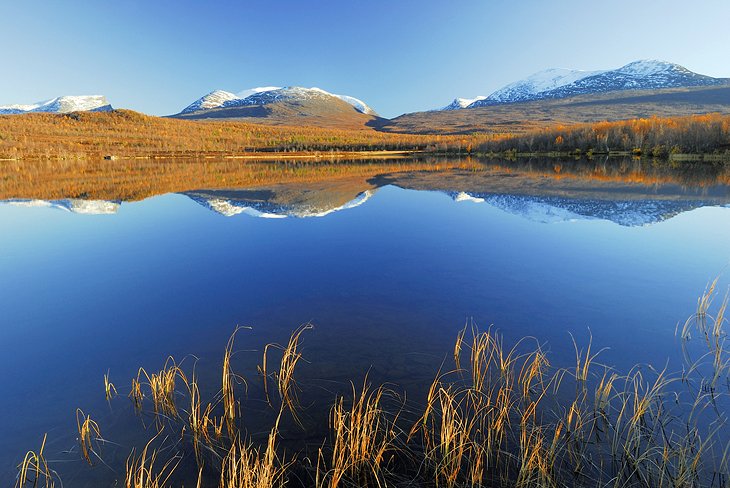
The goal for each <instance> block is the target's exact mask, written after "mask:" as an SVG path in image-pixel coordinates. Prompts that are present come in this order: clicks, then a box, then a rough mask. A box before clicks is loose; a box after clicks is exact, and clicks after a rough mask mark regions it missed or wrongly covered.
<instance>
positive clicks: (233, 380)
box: [221, 326, 250, 438]
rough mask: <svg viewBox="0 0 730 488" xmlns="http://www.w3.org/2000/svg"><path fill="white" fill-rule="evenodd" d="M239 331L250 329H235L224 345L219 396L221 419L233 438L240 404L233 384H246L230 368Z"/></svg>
mask: <svg viewBox="0 0 730 488" xmlns="http://www.w3.org/2000/svg"><path fill="white" fill-rule="evenodd" d="M241 329H250V327H241V326H238V327H236V330H234V331H233V334H231V337H230V338H229V339H228V343H227V344H226V350H225V353H224V355H223V381H222V389H221V395H222V398H223V418H224V419H225V424H226V429H227V430H228V435H229V436H230V437H231V438H233V437H235V435H236V418H237V417H238V416H239V413H240V403H239V402H238V401H237V400H236V392H235V384H237V383H238V384H241V383H243V384H244V385H245V384H246V380H245V379H244V378H243V377H242V376H240V375H237V374H236V373H234V372H233V369H232V368H231V358H232V356H233V343H234V341H235V339H236V334H237V333H238V331H240V330H241Z"/></svg>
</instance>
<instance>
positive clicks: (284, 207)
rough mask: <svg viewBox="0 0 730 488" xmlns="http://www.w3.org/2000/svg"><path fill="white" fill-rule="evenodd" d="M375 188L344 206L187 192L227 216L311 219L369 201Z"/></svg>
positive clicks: (211, 208)
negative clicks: (242, 215)
mask: <svg viewBox="0 0 730 488" xmlns="http://www.w3.org/2000/svg"><path fill="white" fill-rule="evenodd" d="M373 193H374V192H373V191H371V190H366V191H364V192H362V193H359V194H358V195H357V196H356V197H355V198H354V199H353V200H350V201H348V202H346V203H345V204H343V205H332V206H327V205H308V204H283V203H278V202H274V201H268V200H266V199H244V198H235V197H227V196H226V195H225V194H224V193H220V194H216V192H215V191H209V192H187V193H185V195H187V196H188V197H189V198H191V199H192V200H193V201H195V202H197V203H199V204H200V205H202V206H204V207H205V208H207V209H209V210H212V211H213V212H216V213H219V214H221V215H224V216H226V217H232V216H234V215H239V214H246V215H249V216H251V217H259V218H269V219H276V218H286V217H295V218H307V217H324V216H325V215H329V214H331V213H333V212H338V211H340V210H346V209H350V208H354V207H358V206H360V205H362V204H363V203H365V202H366V201H367V200H368V199H369V198H370V197H371V196H372V195H373Z"/></svg>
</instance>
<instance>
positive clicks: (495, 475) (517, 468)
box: [16, 281, 730, 488]
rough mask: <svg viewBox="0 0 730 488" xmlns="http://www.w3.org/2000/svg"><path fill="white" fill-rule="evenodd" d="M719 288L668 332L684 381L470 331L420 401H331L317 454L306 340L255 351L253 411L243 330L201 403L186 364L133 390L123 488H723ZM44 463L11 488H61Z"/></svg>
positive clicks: (725, 379)
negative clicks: (253, 420)
mask: <svg viewBox="0 0 730 488" xmlns="http://www.w3.org/2000/svg"><path fill="white" fill-rule="evenodd" d="M716 287H717V281H715V282H713V283H711V284H710V285H709V286H708V288H707V290H706V291H705V293H704V294H703V295H702V296H701V297H700V299H699V300H698V305H697V311H696V313H695V314H694V315H693V316H692V317H690V319H689V320H687V321H686V322H685V323H684V324H683V325H682V327H678V329H677V336H678V337H679V338H680V339H681V341H682V348H683V350H684V352H685V356H684V357H685V358H686V364H685V366H684V368H683V369H682V370H681V372H677V373H672V372H671V371H669V370H668V369H667V368H666V367H665V368H664V369H655V368H653V367H652V366H650V365H637V366H636V367H635V368H634V369H633V370H631V371H629V372H620V371H615V370H613V369H612V368H610V367H608V366H605V365H602V364H600V363H599V360H600V354H601V351H596V350H595V349H594V348H592V347H591V344H590V342H589V343H588V344H587V345H586V346H585V347H584V348H581V347H579V346H578V345H577V344H576V345H575V357H576V361H575V365H574V366H572V367H555V366H553V365H552V363H551V359H550V354H549V351H548V350H547V348H546V347H545V345H543V344H541V343H540V342H538V341H537V340H536V339H533V338H525V339H523V340H522V341H520V342H518V343H517V344H514V345H512V346H508V345H506V344H505V342H504V339H503V337H502V335H501V334H499V333H498V332H497V331H495V330H491V329H489V330H486V331H480V330H478V329H477V328H476V327H475V326H474V325H473V324H467V326H465V327H464V329H463V330H462V331H461V332H460V333H459V334H458V336H457V338H456V343H455V346H454V348H453V353H452V355H450V357H449V358H448V360H445V361H444V363H443V365H442V367H441V368H440V370H439V372H438V373H437V374H436V376H435V379H434V380H433V382H432V383H431V386H430V388H429V389H428V392H427V393H425V395H424V398H422V399H420V400H419V401H416V402H414V401H413V400H411V399H408V400H407V399H406V396H405V394H403V393H399V392H398V391H397V387H396V386H395V385H373V384H372V383H371V381H370V380H369V379H368V375H365V379H364V381H363V383H362V384H361V385H357V386H356V385H355V384H354V383H353V384H352V385H351V387H350V392H349V393H344V394H333V397H332V402H333V403H332V405H333V406H332V407H331V409H330V414H329V425H328V434H327V436H326V438H325V439H324V441H322V442H321V443H318V442H314V443H313V442H311V441H309V442H305V443H304V444H301V443H300V444H296V442H295V440H296V437H297V436H304V437H306V433H307V430H308V429H309V427H307V426H305V425H304V423H303V422H302V418H303V417H302V416H306V415H307V413H308V410H310V409H312V408H314V406H312V405H307V404H302V403H300V401H299V398H298V392H301V391H302V390H303V388H304V386H305V385H303V384H301V383H300V382H299V381H297V380H296V374H295V373H296V370H297V369H298V368H297V366H298V365H299V364H300V363H301V362H302V361H303V360H304V354H303V352H302V349H301V348H302V344H303V341H305V340H306V335H307V334H309V333H311V332H310V331H311V329H312V326H311V325H309V324H307V325H304V326H302V327H300V328H298V329H297V330H295V331H294V332H293V333H292V335H291V338H290V340H289V341H288V342H287V343H286V344H283V345H278V344H270V345H268V346H266V347H265V348H264V350H263V356H262V360H263V361H262V364H261V365H260V366H259V367H258V369H257V370H258V376H259V380H258V381H260V382H261V384H262V391H263V392H264V394H263V398H259V399H256V398H254V396H255V395H254V394H253V393H250V392H249V391H248V390H249V388H248V387H249V386H250V385H252V384H253V382H254V380H253V377H252V376H248V378H244V375H242V374H241V373H240V372H237V371H235V369H234V366H235V364H236V363H237V358H238V354H239V353H240V352H239V351H237V350H236V349H235V344H236V342H238V341H241V340H243V339H244V337H243V334H245V330H243V329H242V328H237V329H236V331H234V333H233V335H232V336H231V338H230V340H229V342H228V344H227V345H226V347H225V352H224V357H223V362H222V376H221V378H222V382H221V387H220V388H219V389H218V390H217V392H215V393H214V394H212V396H211V397H210V398H209V399H208V400H203V399H202V397H201V385H200V384H199V379H198V375H197V373H196V371H195V361H190V360H186V361H182V362H177V361H175V360H174V359H173V358H168V360H167V361H166V362H165V363H164V365H163V366H162V368H161V370H160V371H157V372H150V371H147V370H145V369H142V368H140V370H139V373H138V374H137V376H136V377H135V378H133V379H132V381H131V387H130V393H129V400H131V403H132V411H134V412H136V413H137V414H138V415H139V418H140V421H141V422H142V424H148V425H149V426H150V428H151V430H152V433H151V434H149V437H148V439H149V440H148V441H146V442H145V443H144V444H143V446H144V447H143V448H142V450H141V451H139V453H137V452H138V451H136V450H134V449H133V450H132V452H131V453H130V454H129V455H128V457H127V461H126V465H125V467H124V470H125V471H124V474H123V476H122V479H123V480H124V486H126V487H127V488H162V487H168V486H198V487H203V486H217V487H219V488H242V487H243V488H248V487H251V488H254V487H255V488H268V487H281V486H284V485H287V486H312V487H317V488H320V487H322V488H324V487H328V488H337V487H355V486H379V487H385V486H435V487H446V488H456V487H464V486H518V487H559V486H606V487H609V486H611V487H629V486H631V487H634V486H636V487H647V488H649V487H686V486H693V487H694V486H708V487H709V486H717V487H724V486H728V480H729V478H728V476H729V475H730V435H729V434H730V431H729V430H728V429H729V428H730V426H728V424H727V420H728V419H727V413H728V407H729V404H728V393H729V392H730V378H729V376H728V375H729V373H730V356H728V353H729V352H730V351H729V350H728V348H727V344H726V337H727V335H726V329H725V326H726V325H727V321H728V319H727V317H726V316H725V311H726V308H727V304H728V297H727V295H726V296H725V297H724V298H723V299H722V300H720V302H719V305H718V302H717V301H716V297H717V294H718V293H717V290H716ZM693 334H698V335H699V336H700V337H701V339H702V340H701V341H700V343H694V342H693V341H692V340H691V339H692V336H693ZM234 341H236V342H234ZM275 351H278V354H277V356H276V357H277V358H278V359H279V360H278V365H277V366H273V364H274V362H275V361H274V359H273V353H274V352H275ZM695 355H696V356H697V357H696V358H694V356H695ZM191 363H192V366H191ZM104 384H105V395H106V397H107V400H110V401H111V402H112V403H117V402H124V401H125V400H124V399H123V398H121V397H122V396H123V395H119V396H112V397H111V398H110V397H109V391H110V388H109V384H110V383H109V379H108V376H105V378H104ZM274 385H275V387H274ZM256 401H259V403H261V404H265V405H266V410H267V412H268V414H266V415H267V417H268V418H269V420H270V424H269V426H268V427H267V428H266V430H265V432H256V431H255V430H251V426H247V422H246V418H247V416H248V415H250V414H251V413H253V412H255V410H256V408H255V407H254V406H253V403H255V402H256ZM147 419H153V422H151V423H147ZM77 427H78V433H79V434H78V435H79V438H78V440H79V446H80V449H79V456H80V457H81V459H82V460H83V461H85V462H87V463H89V464H91V465H92V466H94V468H93V469H112V468H111V467H110V466H108V465H106V463H104V462H101V463H96V462H94V461H95V459H98V460H100V461H101V460H102V459H103V458H104V453H101V452H100V448H99V445H100V443H102V442H106V441H104V440H103V439H101V434H100V432H101V429H100V427H99V424H97V422H96V421H94V420H92V419H91V417H90V416H88V415H86V414H85V413H84V412H82V411H81V410H78V411H77ZM146 432H147V430H146V429H145V431H144V433H146ZM294 445H298V447H297V448H296V449H293V447H292V446H294ZM285 446H289V447H285ZM44 449H45V438H44V441H43V445H42V446H41V448H40V450H39V451H38V453H35V452H32V451H31V452H29V453H28V454H27V455H26V456H25V459H24V460H23V461H22V463H20V465H19V466H18V470H19V471H18V476H17V479H16V488H22V487H28V486H47V487H48V486H61V483H60V480H59V479H58V476H57V475H56V473H55V471H53V470H52V469H51V468H50V467H49V462H48V461H47V460H46V458H45V453H44ZM102 464H103V465H102ZM44 483H45V485H44ZM56 483H57V484H56Z"/></svg>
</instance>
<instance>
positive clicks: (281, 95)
mask: <svg viewBox="0 0 730 488" xmlns="http://www.w3.org/2000/svg"><path fill="white" fill-rule="evenodd" d="M327 99H330V100H331V99H338V100H341V101H344V102H345V103H347V104H349V105H351V106H352V107H354V108H355V110H357V111H358V112H361V113H363V114H367V115H377V113H376V112H375V110H373V109H372V108H370V107H369V106H368V105H367V104H366V103H365V102H363V101H362V100H360V99H358V98H355V97H351V96H349V95H336V94H334V93H330V92H327V91H325V90H322V89H321V88H303V87H298V86H294V87H276V86H267V87H258V88H251V89H248V90H244V91H242V92H239V93H238V94H235V95H234V94H233V93H230V92H226V91H222V90H216V91H213V92H211V93H209V94H207V95H205V96H204V97H202V98H200V99H198V100H196V101H195V102H193V103H191V104H190V105H188V106H187V107H185V108H184V109H183V110H182V111H181V112H180V115H182V114H191V113H195V112H201V111H204V110H210V109H215V108H230V107H245V106H251V105H268V104H271V103H276V102H284V101H290V102H297V101H307V100H324V101H326V100H327Z"/></svg>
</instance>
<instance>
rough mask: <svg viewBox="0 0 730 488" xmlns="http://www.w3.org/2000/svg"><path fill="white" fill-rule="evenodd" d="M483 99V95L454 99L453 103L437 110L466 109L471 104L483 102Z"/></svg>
mask: <svg viewBox="0 0 730 488" xmlns="http://www.w3.org/2000/svg"><path fill="white" fill-rule="evenodd" d="M485 98H487V97H485V96H483V95H480V96H478V97H474V98H454V101H453V102H451V103H450V104H448V105H447V106H445V107H443V108H440V109H439V110H459V109H460V108H466V107H468V106H469V105H471V104H472V103H474V102H478V101H480V100H484V99H485Z"/></svg>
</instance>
